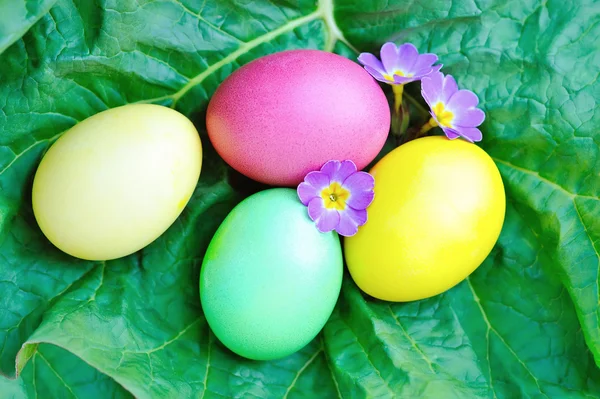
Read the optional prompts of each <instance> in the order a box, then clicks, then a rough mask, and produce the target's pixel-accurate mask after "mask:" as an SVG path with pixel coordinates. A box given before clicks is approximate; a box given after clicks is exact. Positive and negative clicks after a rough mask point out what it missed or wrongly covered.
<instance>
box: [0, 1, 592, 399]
mask: <svg viewBox="0 0 600 399" xmlns="http://www.w3.org/2000/svg"><path fill="white" fill-rule="evenodd" d="M9 3H11V2H10V1H9V2H0V10H1V9H2V7H3V6H4V4H9ZM14 3H15V4H19V5H20V6H21V8H23V7H24V6H23V4H25V5H26V6H27V7H28V8H27V9H28V10H30V12H29V13H28V14H23V15H31V16H32V17H31V18H29V17H27V18H22V21H23V22H20V23H18V26H19V30H13V31H14V32H18V35H22V34H23V33H24V32H26V31H28V32H27V33H26V34H25V36H23V38H22V39H21V40H17V41H16V42H14V44H13V45H11V46H10V47H9V48H8V49H7V50H6V51H5V52H4V53H3V54H2V55H0V110H1V112H0V193H1V195H0V371H1V372H2V373H3V374H5V375H8V376H11V377H14V376H15V373H16V372H18V373H19V374H20V376H19V378H18V379H17V380H14V381H8V380H6V379H3V378H0V390H1V391H0V392H2V394H3V395H4V392H8V397H15V398H21V397H35V396H36V394H37V395H38V396H39V397H77V398H79V397H82V398H85V397H125V396H128V395H130V393H131V394H133V395H134V396H136V397H139V398H155V397H156V398H165V397H178V398H186V397H204V398H211V397H252V396H255V397H288V398H302V397H306V398H314V397H327V398H328V397H338V396H340V397H351V398H352V397H402V398H404V397H406V398H412V397H425V398H430V397H431V398H439V397H444V398H453V397H455V398H471V397H472V398H516V397H529V398H555V397H561V398H563V397H569V398H571V397H572V398H578V397H582V398H584V397H600V374H599V371H598V368H597V366H596V363H600V328H599V322H598V317H599V301H598V294H599V292H598V268H599V264H600V261H599V255H598V253H599V250H600V224H599V221H598V220H599V219H598V217H597V215H599V214H600V204H599V202H598V198H599V195H600V158H599V149H598V148H599V145H600V142H599V140H600V135H599V134H598V130H597V128H596V126H597V125H598V122H600V107H599V106H598V103H599V102H600V84H598V81H597V79H598V76H599V72H600V50H598V48H597V47H598V46H597V43H596V38H597V37H599V36H600V24H599V23H598V22H599V21H600V15H599V14H600V8H599V7H598V5H597V4H596V2H594V1H591V0H590V1H580V2H572V3H569V2H564V1H555V0H548V1H543V2H542V1H532V0H526V1H516V0H514V1H509V2H504V1H500V0H486V1H454V2H450V1H441V0H427V1H424V0H417V1H412V2H404V1H399V0H395V1H394V0H390V1H372V2H363V1H358V0H338V1H336V2H335V5H334V4H332V3H331V2H330V1H328V0H321V1H320V2H318V3H317V4H315V2H314V1H312V0H300V1H277V2H269V1H266V0H262V1H261V0H258V1H253V2H239V1H233V0H227V1H218V2H196V1H170V0H162V1H149V0H146V1H144V0H142V1H139V0H138V1H128V0H126V1H116V0H112V1H111V0H109V1H105V2H89V1H84V0H71V1H68V0H58V1H57V2H56V4H55V5H54V7H52V8H51V9H50V11H49V13H48V14H46V15H44V16H43V17H41V19H40V20H39V22H37V23H36V24H35V25H34V26H33V27H32V28H31V29H29V27H30V25H31V24H32V23H33V22H34V21H35V20H36V19H37V18H38V17H39V16H41V15H42V14H43V13H44V10H45V9H47V8H48V7H49V6H50V3H51V2H46V3H44V2H32V1H31V2H30V1H28V2H23V3H21V2H17V1H15V2H14ZM43 4H45V6H43ZM32 5H34V6H32ZM44 7H45V8H44ZM17 9H19V8H18V7H17V8H15V9H14V10H17ZM15 12H16V11H15ZM6 15H8V14H3V13H2V12H0V33H1V32H2V29H3V27H4V26H7V25H6V23H5V22H4V21H6V20H8V19H9V20H10V21H11V23H16V21H18V19H17V18H16V17H11V18H8V19H7V17H6ZM14 15H17V14H14ZM19 15H20V14H19ZM33 15H35V17H33ZM26 19H27V21H29V22H24V21H25V20H26ZM28 29H29V30H28ZM3 40H6V39H5V35H2V34H0V51H1V50H2V46H3V45H4V46H5V47H6V46H8V44H9V41H3ZM14 40H15V39H11V40H10V41H11V42H12V41H14ZM387 40H393V41H396V42H398V43H402V42H405V41H410V42H412V43H414V44H415V45H416V46H417V47H418V48H419V49H420V50H421V51H431V52H435V53H437V54H438V55H439V56H440V59H441V62H442V63H443V64H444V71H445V72H447V73H451V74H453V75H454V76H455V77H456V79H457V81H458V83H459V85H460V86H461V87H464V88H468V89H470V90H473V91H475V92H476V93H477V94H478V96H479V98H480V100H481V104H482V107H483V108H484V109H485V111H486V114H487V119H486V122H485V123H484V125H483V127H482V130H483V133H484V138H485V139H484V141H483V143H482V146H483V148H484V149H485V150H486V151H488V153H490V154H491V155H492V156H493V158H494V159H495V160H496V162H497V164H498V167H499V169H500V171H501V173H502V175H503V178H504V182H505V185H506V191H507V196H508V209H507V218H506V222H505V226H504V229H503V233H502V235H501V238H500V240H499V242H498V244H497V245H496V247H495V249H494V250H493V251H492V253H491V254H490V256H489V257H488V259H487V260H486V262H485V263H484V265H482V266H481V267H480V268H479V269H478V270H477V271H476V272H475V273H474V274H473V275H472V276H471V277H470V278H469V279H468V280H466V281H465V282H463V283H462V284H460V285H459V286H457V287H455V288H454V289H452V290H450V291H448V292H447V293H444V294H442V295H439V296H437V297H434V298H430V299H427V300H423V301H417V302H413V303H407V304H392V303H387V302H381V301H376V300H373V299H371V298H368V297H367V296H365V295H364V294H362V293H361V292H360V291H359V290H358V289H357V288H356V286H355V285H354V284H353V283H352V281H351V280H350V279H349V278H346V281H345V283H344V287H343V290H342V295H341V297H340V300H339V303H338V305H337V307H336V310H335V311H334V314H333V315H332V317H331V319H330V321H329V323H328V324H327V325H326V327H325V329H324V331H323V333H322V334H321V335H320V336H319V337H317V339H315V341H313V342H312V343H311V344H309V345H308V346H307V347H306V348H304V349H303V350H301V351H300V352H298V353H296V354H294V355H292V356H290V357H288V358H286V359H282V360H279V361H273V362H254V361H249V360H244V359H241V358H239V357H237V356H235V355H233V354H232V353H231V352H229V351H227V350H226V349H225V348H224V347H223V346H222V345H221V344H220V343H219V342H218V340H217V339H216V338H215V337H214V336H213V335H212V334H211V332H210V330H209V328H208V326H207V323H206V320H205V319H204V317H203V315H202V311H201V308H200V304H199V298H198V274H199V267H200V264H201V261H202V257H203V254H204V251H205V249H206V246H207V245H208V242H209V241H210V239H211V237H212V234H213V233H214V231H215V230H216V228H217V226H218V225H219V223H220V222H221V221H222V220H223V218H224V217H225V215H226V214H227V212H228V211H229V210H230V209H231V208H232V207H233V206H235V204H236V203H237V202H239V201H240V200H241V199H242V198H244V197H245V196H247V195H249V194H250V193H252V192H254V191H256V190H258V189H261V188H262V187H261V186H260V185H257V184H252V183H250V182H249V181H247V179H245V178H243V177H241V176H239V175H238V174H236V173H234V172H233V171H232V170H231V169H230V168H228V167H227V165H226V164H225V163H224V162H223V161H222V160H221V159H220V158H219V157H218V156H217V154H216V153H215V152H214V150H212V148H211V147H210V145H209V141H208V138H207V137H206V135H205V134H204V121H203V119H204V112H205V110H206V105H207V103H208V100H209V98H210V96H211V94H212V93H213V92H214V90H215V89H216V87H217V86H218V85H219V83H220V82H221V81H223V79H225V77H227V76H228V75H229V74H230V73H231V72H232V71H233V70H235V69H236V68H238V67H239V66H240V65H242V64H244V63H247V62H249V61H251V60H252V59H255V58H257V57H260V56H262V55H265V54H269V53H273V52H276V51H281V50H285V49H292V48H320V49H325V50H328V51H335V52H338V53H340V54H343V55H345V56H348V57H350V58H354V57H355V56H356V53H355V49H359V50H361V51H374V52H375V51H377V49H378V47H379V46H380V45H381V44H382V43H383V42H385V41H387ZM408 91H409V92H410V93H413V94H415V93H418V84H416V85H413V86H410V87H408ZM134 102H152V103H159V104H163V105H166V106H171V107H174V108H176V109H177V110H179V111H181V112H183V113H184V114H186V115H187V116H189V117H190V118H191V119H192V120H193V121H194V122H195V123H196V125H197V127H198V130H199V131H201V134H202V139H203V144H204V147H205V160H204V164H203V170H202V175H201V179H200V183H199V185H198V187H197V188H196V191H195V193H194V195H193V197H192V200H191V201H190V204H189V205H188V207H187V208H186V210H185V211H184V213H183V214H182V216H181V217H180V218H179V219H178V220H177V222H176V223H175V224H174V225H173V226H172V227H171V228H170V229H169V230H168V231H167V232H166V233H165V234H164V235H163V236H162V237H160V238H159V239H158V240H157V241H155V242H154V243H152V244H151V245H150V246H149V247H147V248H145V249H144V250H142V251H140V252H138V253H136V254H134V255H131V256H129V257H127V258H123V259H119V260H115V261H109V262H85V261H80V260H76V259H73V258H71V257H69V256H67V255H65V254H62V253H61V252H60V251H58V250H57V249H55V248H54V247H53V246H52V245H51V244H49V243H48V241H47V240H46V239H45V238H44V237H43V235H42V234H41V232H40V231H39V229H38V227H37V225H36V223H35V219H34V218H33V215H32V211H31V200H30V190H31V179H32V177H33V173H34V172H35V168H36V166H37V163H38V162H39V159H40V157H41V156H42V154H43V152H44V151H45V149H47V148H48V146H49V145H50V144H51V143H52V142H53V141H54V140H56V138H58V137H60V135H61V134H62V133H63V132H64V131H65V130H67V129H68V128H69V127H71V126H73V125H74V124H75V123H77V122H78V121H81V120H83V119H85V118H86V117H88V116H90V115H93V114H95V113H97V112H100V111H102V110H105V109H108V108H112V107H116V106H119V105H123V104H127V103H134ZM421 117H422V115H421V116H419V115H417V114H415V115H414V118H411V120H420V118H421ZM387 150H389V147H388V146H386V151H387ZM594 358H595V359H596V362H594ZM15 362H16V368H15ZM11 395H12V396H11Z"/></svg>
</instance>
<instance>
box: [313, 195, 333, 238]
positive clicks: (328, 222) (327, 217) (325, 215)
mask: <svg viewBox="0 0 600 399" xmlns="http://www.w3.org/2000/svg"><path fill="white" fill-rule="evenodd" d="M308 215H309V216H310V218H311V219H312V220H314V221H315V224H316V225H317V229H318V230H319V231H320V232H321V233H326V232H328V231H332V230H334V229H335V228H336V227H337V226H338V224H339V223H340V214H339V212H338V211H337V210H335V209H325V206H323V199H322V198H313V199H312V200H311V201H310V202H309V203H308Z"/></svg>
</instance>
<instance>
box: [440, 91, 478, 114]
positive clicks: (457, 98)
mask: <svg viewBox="0 0 600 399" xmlns="http://www.w3.org/2000/svg"><path fill="white" fill-rule="evenodd" d="M477 104H479V99H478V98H477V96H476V95H475V93H473V92H472V91H471V90H459V91H457V92H456V93H454V95H453V96H452V97H450V99H449V100H448V108H451V109H453V110H454V109H458V108H463V109H467V108H475V107H477Z"/></svg>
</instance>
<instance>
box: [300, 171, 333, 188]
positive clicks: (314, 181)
mask: <svg viewBox="0 0 600 399" xmlns="http://www.w3.org/2000/svg"><path fill="white" fill-rule="evenodd" d="M304 181H305V182H306V183H308V184H310V185H311V186H313V187H314V188H315V189H317V190H319V191H321V190H323V189H324V188H325V187H327V186H329V184H331V181H330V180H329V175H327V173H323V172H318V171H315V172H310V173H309V174H307V175H306V176H305V177H304Z"/></svg>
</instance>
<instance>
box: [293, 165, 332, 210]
mask: <svg viewBox="0 0 600 399" xmlns="http://www.w3.org/2000/svg"><path fill="white" fill-rule="evenodd" d="M329 184H330V181H329V176H327V175H326V174H325V173H323V172H317V171H315V172H310V173H309V174H307V175H306V176H305V177H304V181H303V182H302V183H300V184H299V185H298V190H297V192H298V198H300V201H301V202H302V203H303V204H304V205H307V204H308V203H309V202H310V200H312V199H313V198H315V197H318V196H319V193H320V192H321V190H323V189H324V188H325V187H327V186H329Z"/></svg>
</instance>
